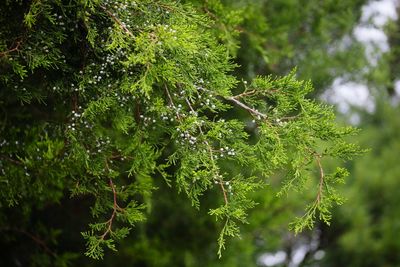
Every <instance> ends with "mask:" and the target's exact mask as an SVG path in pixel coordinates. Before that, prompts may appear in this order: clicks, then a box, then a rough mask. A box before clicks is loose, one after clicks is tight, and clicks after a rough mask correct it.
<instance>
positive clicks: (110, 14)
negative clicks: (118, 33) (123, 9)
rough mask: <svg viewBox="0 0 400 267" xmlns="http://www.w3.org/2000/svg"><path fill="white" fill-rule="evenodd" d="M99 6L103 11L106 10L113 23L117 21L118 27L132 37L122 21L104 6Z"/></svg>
mask: <svg viewBox="0 0 400 267" xmlns="http://www.w3.org/2000/svg"><path fill="white" fill-rule="evenodd" d="M100 8H101V9H103V10H104V12H106V13H107V15H109V16H110V17H111V18H112V20H114V21H115V23H117V24H118V25H119V27H120V28H121V29H122V30H123V31H124V32H125V33H126V34H128V35H129V36H131V37H133V34H132V32H131V31H130V30H129V29H128V28H127V27H126V26H125V24H124V23H122V22H121V21H120V20H119V19H118V18H117V17H116V16H115V15H114V14H113V13H111V12H110V11H109V10H108V9H107V8H106V7H104V6H100Z"/></svg>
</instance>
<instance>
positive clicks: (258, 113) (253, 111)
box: [225, 97, 268, 119]
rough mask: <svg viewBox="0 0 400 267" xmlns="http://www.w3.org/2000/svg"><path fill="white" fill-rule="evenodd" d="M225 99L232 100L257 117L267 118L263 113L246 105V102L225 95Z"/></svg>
mask: <svg viewBox="0 0 400 267" xmlns="http://www.w3.org/2000/svg"><path fill="white" fill-rule="evenodd" d="M225 99H226V100H229V101H232V102H233V103H235V104H236V105H238V106H239V107H242V108H244V109H245V110H247V111H248V112H250V113H251V114H253V115H256V116H257V117H260V118H263V119H267V118H268V116H267V115H265V114H264V113H261V112H259V111H258V110H256V109H254V108H251V107H249V106H247V105H246V104H244V103H243V102H240V101H239V100H237V99H236V98H234V97H225Z"/></svg>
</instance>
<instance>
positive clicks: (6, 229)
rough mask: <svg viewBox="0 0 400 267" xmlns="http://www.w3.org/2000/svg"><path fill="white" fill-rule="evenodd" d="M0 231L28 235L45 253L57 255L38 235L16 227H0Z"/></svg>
mask: <svg viewBox="0 0 400 267" xmlns="http://www.w3.org/2000/svg"><path fill="white" fill-rule="evenodd" d="M0 231H13V232H17V233H21V234H23V235H25V236H27V237H29V238H30V239H32V240H33V241H34V242H35V243H36V244H37V245H39V247H41V248H42V249H43V250H44V251H45V252H46V253H48V254H50V255H51V256H53V257H54V258H56V257H57V254H56V253H55V252H54V251H52V250H51V249H50V248H49V247H48V246H47V245H46V242H44V241H43V240H42V239H41V238H40V237H38V236H36V235H34V234H31V233H29V232H27V231H25V230H23V229H18V228H2V229H0Z"/></svg>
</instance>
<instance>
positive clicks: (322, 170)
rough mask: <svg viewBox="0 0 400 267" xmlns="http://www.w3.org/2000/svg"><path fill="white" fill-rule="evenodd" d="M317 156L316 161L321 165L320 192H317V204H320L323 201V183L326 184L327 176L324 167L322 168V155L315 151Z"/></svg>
mask: <svg viewBox="0 0 400 267" xmlns="http://www.w3.org/2000/svg"><path fill="white" fill-rule="evenodd" d="M314 156H315V161H316V162H317V165H318V167H319V174H320V176H319V186H318V194H317V204H319V203H320V202H321V199H322V194H323V192H322V191H323V185H324V178H325V174H324V169H323V168H322V164H321V155H319V154H317V153H314Z"/></svg>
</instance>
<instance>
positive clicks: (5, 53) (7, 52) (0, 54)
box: [0, 41, 22, 57]
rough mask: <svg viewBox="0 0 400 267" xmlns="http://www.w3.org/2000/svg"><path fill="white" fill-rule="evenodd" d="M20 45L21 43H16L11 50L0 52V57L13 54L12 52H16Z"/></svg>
mask: <svg viewBox="0 0 400 267" xmlns="http://www.w3.org/2000/svg"><path fill="white" fill-rule="evenodd" d="M21 44H22V41H17V42H16V44H15V46H14V47H13V48H10V49H9V50H6V51H3V52H0V57H4V56H5V55H7V54H9V53H11V52H14V51H18V50H19V47H20V46H21Z"/></svg>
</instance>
